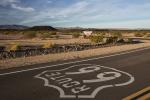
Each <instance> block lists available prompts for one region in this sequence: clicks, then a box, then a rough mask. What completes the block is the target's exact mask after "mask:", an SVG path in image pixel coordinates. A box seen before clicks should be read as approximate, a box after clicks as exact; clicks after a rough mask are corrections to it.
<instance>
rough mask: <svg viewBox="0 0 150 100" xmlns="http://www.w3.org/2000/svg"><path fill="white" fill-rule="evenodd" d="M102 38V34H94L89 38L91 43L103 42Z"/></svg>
mask: <svg viewBox="0 0 150 100" xmlns="http://www.w3.org/2000/svg"><path fill="white" fill-rule="evenodd" d="M103 38H104V37H103V36H102V35H95V36H91V37H90V40H91V42H93V43H100V42H103Z"/></svg>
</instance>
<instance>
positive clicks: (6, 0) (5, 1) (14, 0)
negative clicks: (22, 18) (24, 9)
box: [0, 0, 19, 6]
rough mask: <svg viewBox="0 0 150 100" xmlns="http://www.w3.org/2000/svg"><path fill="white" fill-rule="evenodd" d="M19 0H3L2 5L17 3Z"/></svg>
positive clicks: (0, 2) (0, 3)
mask: <svg viewBox="0 0 150 100" xmlns="http://www.w3.org/2000/svg"><path fill="white" fill-rule="evenodd" d="M17 2H19V1H18V0H1V1H0V5H1V6H7V5H10V4H13V3H17Z"/></svg>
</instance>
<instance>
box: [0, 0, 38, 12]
mask: <svg viewBox="0 0 150 100" xmlns="http://www.w3.org/2000/svg"><path fill="white" fill-rule="evenodd" d="M19 2H20V0H1V2H0V5H1V6H10V7H11V8H13V9H16V10H20V11H24V12H32V11H34V10H35V9H34V8H32V7H22V6H20V5H18V4H17V3H19Z"/></svg>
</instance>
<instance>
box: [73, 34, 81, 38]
mask: <svg viewBox="0 0 150 100" xmlns="http://www.w3.org/2000/svg"><path fill="white" fill-rule="evenodd" d="M72 36H73V38H79V36H80V33H73V34H72Z"/></svg>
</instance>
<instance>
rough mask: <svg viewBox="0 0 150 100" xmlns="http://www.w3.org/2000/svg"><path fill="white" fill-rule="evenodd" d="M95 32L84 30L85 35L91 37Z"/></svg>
mask: <svg viewBox="0 0 150 100" xmlns="http://www.w3.org/2000/svg"><path fill="white" fill-rule="evenodd" d="M92 34H93V31H83V35H84V36H86V37H89V36H91V35H92Z"/></svg>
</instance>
